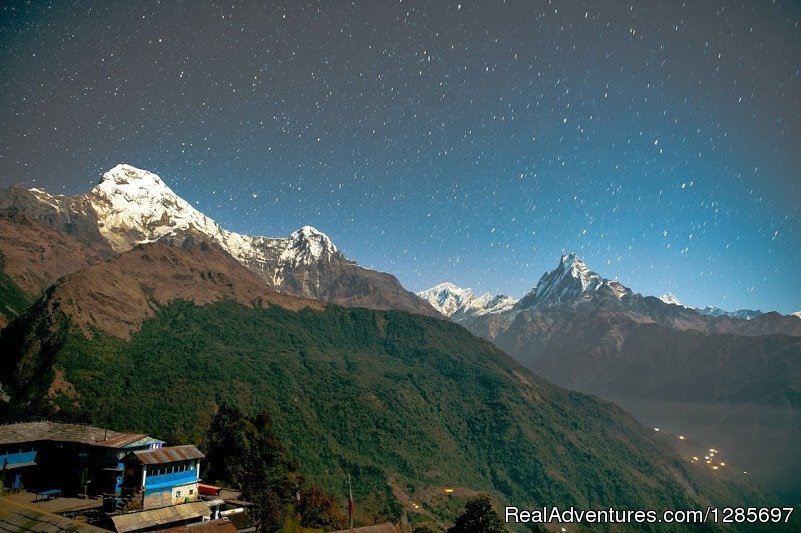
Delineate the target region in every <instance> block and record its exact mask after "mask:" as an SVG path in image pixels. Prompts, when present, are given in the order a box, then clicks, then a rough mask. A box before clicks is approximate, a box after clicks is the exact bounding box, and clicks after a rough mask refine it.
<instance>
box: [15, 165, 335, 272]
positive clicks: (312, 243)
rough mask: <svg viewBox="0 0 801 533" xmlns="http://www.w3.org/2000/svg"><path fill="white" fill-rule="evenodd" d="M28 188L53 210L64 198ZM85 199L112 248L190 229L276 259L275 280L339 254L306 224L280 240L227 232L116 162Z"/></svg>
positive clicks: (257, 259)
mask: <svg viewBox="0 0 801 533" xmlns="http://www.w3.org/2000/svg"><path fill="white" fill-rule="evenodd" d="M31 192H33V193H34V194H35V195H36V196H37V198H39V199H40V200H41V201H43V202H46V203H48V204H50V205H53V206H54V207H56V208H57V209H58V201H59V200H62V199H63V200H65V201H67V200H69V198H66V197H58V198H54V197H53V196H51V195H49V194H47V193H45V192H44V191H40V190H38V189H31ZM86 198H87V199H88V200H89V202H90V203H91V205H92V207H93V208H94V210H95V211H96V212H97V215H98V218H99V220H98V229H99V230H100V233H101V234H102V235H103V236H104V237H105V238H106V239H107V240H108V241H109V243H110V244H111V245H112V247H113V248H114V249H115V250H116V251H124V250H128V249H130V248H131V247H133V246H134V245H136V244H140V243H146V242H153V241H157V240H159V239H160V238H163V237H167V236H174V235H180V234H181V232H184V231H186V230H194V231H197V232H199V233H201V234H202V235H205V236H207V237H209V238H210V239H211V240H212V241H214V242H216V243H217V244H219V245H220V246H221V247H222V248H223V249H225V250H226V251H227V252H228V253H230V254H231V255H232V256H233V257H234V258H235V259H237V260H238V261H240V262H242V263H246V264H254V263H255V264H262V265H264V264H266V263H270V264H272V265H275V262H276V261H277V263H278V265H277V267H275V270H274V272H273V277H274V278H275V277H280V273H281V270H282V269H283V268H284V267H285V266H287V265H289V266H293V267H294V266H297V265H299V264H312V263H315V262H318V261H325V260H330V259H331V258H332V257H333V256H334V255H335V254H338V253H339V252H338V250H337V248H336V246H334V243H333V242H331V239H329V238H328V236H326V235H325V234H324V233H322V232H321V231H319V230H317V229H315V228H313V227H311V226H304V227H302V228H300V229H299V230H297V231H295V232H293V233H292V234H291V235H290V236H289V237H287V238H285V239H280V238H271V237H262V236H250V235H242V234H239V233H235V232H231V231H228V230H226V229H224V228H222V227H221V226H220V225H219V224H218V223H217V222H215V221H214V220H212V219H211V218H209V217H207V216H206V215H204V214H203V213H201V212H200V211H198V210H197V209H195V208H194V207H192V205H191V204H189V202H187V201H186V200H184V199H183V198H181V197H180V196H178V195H177V194H175V192H173V190H172V189H170V188H169V187H168V186H167V185H166V184H165V183H164V181H162V179H161V178H160V177H159V176H157V175H156V174H153V173H152V172H148V171H146V170H142V169H138V168H136V167H133V166H131V165H126V164H120V165H117V166H115V167H114V168H112V169H111V170H109V171H108V172H106V173H105V174H104V175H103V178H102V180H101V182H100V183H99V184H98V185H97V186H95V187H94V188H93V189H92V190H91V191H90V192H89V193H88V194H87V195H86Z"/></svg>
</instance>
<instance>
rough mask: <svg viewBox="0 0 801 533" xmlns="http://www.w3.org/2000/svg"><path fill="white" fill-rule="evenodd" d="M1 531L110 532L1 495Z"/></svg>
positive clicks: (50, 532) (14, 532)
mask: <svg viewBox="0 0 801 533" xmlns="http://www.w3.org/2000/svg"><path fill="white" fill-rule="evenodd" d="M0 531H2V532H3V533H6V532H13V533H18V532H21V531H38V532H43V533H61V532H66V531H70V532H77V533H108V532H107V530H105V529H100V528H99V527H95V526H90V525H89V524H84V523H81V522H77V521H75V520H70V519H69V518H65V517H63V516H59V515H56V514H51V513H48V512H45V511H40V510H37V509H31V508H29V507H27V506H24V505H20V504H18V503H16V502H14V501H12V500H10V499H8V498H2V497H0Z"/></svg>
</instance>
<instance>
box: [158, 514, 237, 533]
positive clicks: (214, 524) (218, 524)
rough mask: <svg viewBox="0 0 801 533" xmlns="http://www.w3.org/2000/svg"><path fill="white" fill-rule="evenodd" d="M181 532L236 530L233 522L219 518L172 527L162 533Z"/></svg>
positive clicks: (215, 532) (198, 532)
mask: <svg viewBox="0 0 801 533" xmlns="http://www.w3.org/2000/svg"><path fill="white" fill-rule="evenodd" d="M182 531H188V532H191V533H204V532H209V533H236V531H237V529H236V526H235V525H234V524H233V522H231V521H230V520H228V519H227V518H220V519H219V520H210V521H208V522H200V523H197V524H187V525H185V526H178V527H172V528H170V529H166V530H164V533H179V532H182Z"/></svg>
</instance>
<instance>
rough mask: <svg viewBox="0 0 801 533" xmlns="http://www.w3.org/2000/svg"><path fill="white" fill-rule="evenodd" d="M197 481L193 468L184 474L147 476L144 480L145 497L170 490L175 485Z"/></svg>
mask: <svg viewBox="0 0 801 533" xmlns="http://www.w3.org/2000/svg"><path fill="white" fill-rule="evenodd" d="M197 480H198V477H197V470H195V469H194V468H193V469H191V470H186V471H184V472H173V473H170V474H162V475H160V476H151V475H150V474H148V475H147V478H145V495H147V494H151V493H153V492H160V491H164V490H168V489H172V487H174V486H176V485H185V484H187V483H194V482H196V481H197Z"/></svg>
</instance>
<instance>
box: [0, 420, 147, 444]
mask: <svg viewBox="0 0 801 533" xmlns="http://www.w3.org/2000/svg"><path fill="white" fill-rule="evenodd" d="M147 438H149V437H148V436H147V435H143V434H140V433H120V432H117V431H112V430H110V429H103V428H97V427H94V426H84V425H80V424H62V423H59V422H22V423H19V424H4V425H0V444H18V443H23V442H36V441H54V442H77V443H81V444H91V445H93V446H103V447H106V448H124V447H125V446H127V445H129V444H131V443H134V442H136V441H139V440H142V439H147ZM159 442H161V441H159Z"/></svg>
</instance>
